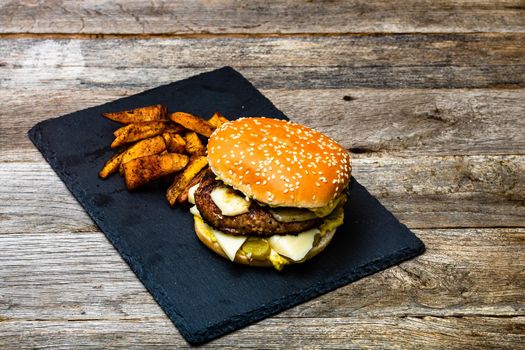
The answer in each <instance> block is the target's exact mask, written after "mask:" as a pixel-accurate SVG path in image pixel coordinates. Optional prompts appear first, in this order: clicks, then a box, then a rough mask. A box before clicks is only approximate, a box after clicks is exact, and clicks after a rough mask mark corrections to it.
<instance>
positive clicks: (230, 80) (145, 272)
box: [29, 67, 425, 344]
mask: <svg viewBox="0 0 525 350" xmlns="http://www.w3.org/2000/svg"><path fill="white" fill-rule="evenodd" d="M157 103H161V104H164V105H166V106H167V107H168V111H179V110H180V111H188V112H192V113H195V114H197V115H201V116H211V114H212V113H213V112H215V111H220V112H221V113H223V114H224V115H226V116H238V117H241V116H267V117H274V118H280V119H286V116H285V115H284V114H283V113H282V112H280V111H279V110H278V109H277V108H276V107H275V106H273V104H272V103H271V102H270V101H269V100H267V99H266V98H265V97H264V96H263V95H262V94H261V93H259V92H258V91H257V90H256V89H255V88H254V87H253V86H252V85H251V84H250V83H249V82H248V81H247V80H246V79H244V77H242V76H241V75H240V74H239V73H238V72H236V71H235V70H233V69H232V68H230V67H225V68H221V69H218V70H215V71H212V72H209V73H204V74H201V75H198V76H195V77H191V78H189V79H186V80H182V81H179V82H175V83H172V84H169V85H165V86H161V87H158V88H155V89H152V90H149V91H145V92H143V93H140V94H137V95H134V96H130V97H126V98H122V99H119V100H117V101H114V102H110V103H107V104H104V105H101V106H97V107H93V108H88V109H85V110H83V111H79V112H75V113H71V114H68V115H65V116H62V117H60V118H56V119H49V120H46V121H43V122H41V123H39V124H37V125H36V126H34V127H33V128H32V129H31V130H30V131H29V137H30V139H31V140H32V141H33V143H34V144H35V145H36V147H37V148H38V149H39V150H40V152H42V154H43V155H44V157H45V158H46V160H47V161H48V162H49V164H51V166H52V167H53V169H54V170H55V172H56V173H57V174H58V176H59V177H60V178H61V179H62V181H64V183H65V184H66V186H67V187H68V188H69V190H70V191H71V193H72V194H73V195H74V196H75V197H76V198H77V200H78V201H79V202H80V204H81V205H82V206H83V207H84V208H85V210H86V211H87V212H88V214H89V215H90V216H91V218H92V219H93V220H94V221H95V222H96V224H97V225H98V226H99V227H100V229H101V230H102V231H103V232H104V233H105V235H106V237H107V238H108V239H109V241H110V242H111V243H112V244H113V246H114V247H115V248H116V249H117V251H118V252H119V253H120V255H121V256H122V257H123V258H124V260H125V261H126V262H127V263H128V264H129V266H130V267H131V269H132V270H133V271H134V272H135V274H136V275H137V277H138V278H139V279H140V280H141V281H142V283H143V284H144V286H146V288H147V289H148V290H149V292H150V293H151V294H152V295H153V297H154V298H155V300H156V301H157V302H158V303H159V305H160V306H161V307H162V309H163V310H164V312H166V314H167V315H168V316H169V318H170V319H171V320H172V321H173V323H174V324H175V325H176V326H177V328H178V329H179V331H180V333H181V334H182V336H183V337H184V338H185V339H186V340H187V341H188V342H190V343H194V344H195V343H203V342H207V341H209V340H211V339H213V338H216V337H219V336H221V335H224V334H226V333H228V332H231V331H233V330H236V329H238V328H241V327H243V326H246V325H248V324H250V323H253V322H255V321H257V320H260V319H263V318H265V317H267V316H269V315H272V314H275V313H277V312H279V311H282V310H284V309H287V308H289V307H292V306H294V305H297V304H299V303H301V302H304V301H306V300H309V299H311V298H314V297H316V296H319V295H320V294H323V293H326V292H328V291H330V290H333V289H335V288H338V287H340V286H343V285H345V284H347V283H349V282H352V281H355V280H357V279H359V278H361V277H364V276H366V275H369V274H371V273H374V272H377V271H380V270H381V269H384V268H386V267H388V266H391V265H394V264H397V263H399V262H401V261H403V260H406V259H409V258H411V257H414V256H416V255H419V254H421V253H422V252H423V251H424V249H425V248H424V245H423V243H422V242H421V241H420V240H419V239H418V238H417V237H416V236H415V235H414V234H413V233H412V232H410V231H409V230H408V229H407V227H406V226H404V225H402V224H401V223H399V221H397V219H396V218H395V217H394V216H393V215H392V214H390V213H389V212H388V211H387V210H386V209H385V208H384V207H383V206H382V205H381V204H380V203H379V202H378V201H377V200H376V199H375V198H374V197H372V196H371V195H370V194H369V193H368V192H367V190H366V189H365V188H364V187H363V186H361V185H360V184H359V183H357V182H356V181H355V180H352V186H351V194H350V200H349V202H348V204H347V205H346V216H345V224H344V226H342V227H341V228H340V229H339V230H338V232H337V234H336V236H335V238H334V239H333V241H332V243H331V244H330V246H328V248H327V249H326V250H325V251H324V252H323V253H322V254H320V255H319V256H318V257H316V258H315V259H313V260H311V261H308V262H306V263H304V264H300V265H297V266H289V267H286V268H285V269H284V270H283V271H282V272H277V271H274V270H273V269H264V268H250V267H245V266H241V265H237V264H233V263H230V262H229V261H227V260H225V259H223V258H221V257H219V256H217V255H216V254H215V253H213V252H211V251H210V250H208V248H206V247H204V246H203V245H202V244H201V243H200V242H199V241H198V239H197V237H196V236H195V234H194V231H193V219H192V217H191V215H190V214H189V213H188V212H187V210H186V209H183V208H175V209H171V208H170V207H169V205H168V203H167V202H166V199H165V197H164V189H165V187H166V184H155V185H152V186H149V187H148V188H146V189H144V190H141V191H138V192H135V193H129V192H128V191H127V190H126V188H125V185H124V182H123V180H122V178H120V177H119V176H113V177H111V178H110V179H108V180H106V181H102V180H100V179H99V178H98V176H97V173H98V171H99V169H101V167H102V166H103V164H104V162H105V161H106V160H107V159H108V158H109V157H110V155H111V154H112V153H113V151H112V150H110V148H109V146H108V145H109V144H110V143H111V141H112V138H113V136H112V132H113V131H114V130H115V129H116V128H117V127H118V124H116V123H113V122H111V121H108V120H106V119H105V118H103V117H101V115H100V114H101V113H102V112H110V111H119V110H125V109H130V108H136V107H140V106H145V105H151V104H157Z"/></svg>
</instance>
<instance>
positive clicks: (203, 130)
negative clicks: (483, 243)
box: [170, 112, 215, 137]
mask: <svg viewBox="0 0 525 350" xmlns="http://www.w3.org/2000/svg"><path fill="white" fill-rule="evenodd" d="M170 119H171V120H172V121H174V122H175V123H177V124H180V125H182V126H183V127H185V128H186V129H189V130H192V131H195V132H196V133H198V134H201V135H202V136H206V137H210V135H211V134H212V132H213V131H214V130H215V127H214V126H213V125H211V124H210V123H208V122H207V121H206V120H204V119H201V118H199V117H197V116H195V115H193V114H190V113H185V112H175V113H172V114H170Z"/></svg>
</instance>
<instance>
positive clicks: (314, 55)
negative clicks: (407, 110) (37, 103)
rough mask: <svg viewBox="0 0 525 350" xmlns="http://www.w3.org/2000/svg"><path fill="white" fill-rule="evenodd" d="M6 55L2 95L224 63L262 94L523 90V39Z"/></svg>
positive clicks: (150, 45)
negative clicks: (356, 90)
mask: <svg viewBox="0 0 525 350" xmlns="http://www.w3.org/2000/svg"><path fill="white" fill-rule="evenodd" d="M0 52H2V53H3V56H2V58H0V87H2V88H3V89H4V90H5V89H12V88H28V89H32V90H41V89H46V90H47V89H48V88H49V86H50V84H52V85H53V86H54V87H55V88H59V87H62V88H72V87H77V88H78V87H90V88H91V87H97V86H98V87H104V88H109V87H113V88H115V87H118V88H144V87H151V86H157V85H160V84H163V83H168V82H171V81H173V80H177V79H178V78H181V77H186V76H190V75H193V74H197V73H200V72H203V71H206V70H210V69H212V68H215V67H221V66H225V65H232V66H234V67H235V68H238V69H239V70H240V71H241V72H242V73H243V74H245V75H246V76H247V77H248V78H249V79H250V80H251V81H252V82H253V83H254V84H255V85H256V86H258V87H259V88H264V89H274V88H286V89H297V88H299V89H321V88H352V87H355V88H357V87H369V88H473V87H477V88H479V87H514V88H516V87H524V86H525V33H516V34H461V35H459V34H458V35H450V34H449V35H445V34H432V35H422V34H413V35H372V36H371V35H364V36H361V35H357V36H336V37H292V38H273V37H271V38H227V39H225V38H200V39H150V40H129V39H128V40H120V39H119V40H117V39H113V40H33V39H3V40H0ZM276 62H278V65H276Z"/></svg>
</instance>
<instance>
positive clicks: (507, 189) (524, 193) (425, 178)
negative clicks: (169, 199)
mask: <svg viewBox="0 0 525 350" xmlns="http://www.w3.org/2000/svg"><path fill="white" fill-rule="evenodd" d="M33 154H34V155H35V157H36V158H37V159H39V161H35V162H29V163H26V162H22V163H19V162H8V163H2V166H1V168H0V183H2V184H4V186H3V187H1V188H0V213H2V226H1V227H0V230H1V231H0V233H24V232H35V230H37V231H39V232H47V233H55V232H69V231H75V232H85V231H90V230H93V228H94V226H93V223H92V222H91V220H90V219H89V218H88V216H87V215H86V214H85V213H84V211H83V210H82V208H81V207H80V206H79V205H78V203H77V202H76V200H75V199H74V197H73V196H71V195H70V194H69V193H68V192H67V189H66V188H65V186H64V185H63V184H62V182H61V181H60V180H59V179H58V177H57V176H56V175H55V174H54V172H53V171H52V169H51V168H50V167H49V165H48V164H47V163H45V162H44V161H43V159H42V158H41V156H39V155H38V154H37V153H36V151H35V152H33ZM353 167H354V170H353V174H354V176H355V177H356V179H357V180H358V181H360V182H361V183H362V184H363V185H365V186H366V187H367V189H368V190H369V191H370V192H371V193H372V194H373V195H375V196H376V197H377V198H378V199H379V200H380V201H381V202H382V203H383V204H384V205H385V206H386V207H387V208H388V209H389V210H391V211H392V212H393V213H394V215H396V216H397V217H398V218H399V219H400V220H401V221H402V222H403V223H405V224H406V225H408V226H409V227H411V228H439V227H525V211H524V210H523V209H524V207H525V155H515V156H440V157H423V156H422V157H393V156H387V155H384V156H382V155H373V156H358V157H355V159H354V161H353ZM115 176H116V175H115ZM101 181H102V180H101ZM159 195H162V194H161V193H159Z"/></svg>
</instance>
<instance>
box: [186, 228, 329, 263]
mask: <svg viewBox="0 0 525 350" xmlns="http://www.w3.org/2000/svg"><path fill="white" fill-rule="evenodd" d="M335 231H336V230H333V231H330V232H327V233H326V234H325V235H324V236H323V237H322V238H321V239H320V240H319V242H318V243H317V245H315V246H314V247H313V248H312V249H311V250H310V251H309V252H308V254H307V255H306V256H305V258H304V259H303V260H301V261H292V260H290V264H298V263H302V262H304V261H306V260H308V259H311V258H313V257H314V256H316V255H317V254H319V253H320V252H322V251H323V250H324V249H325V248H326V246H328V244H330V241H332V238H333V237H334V234H335ZM195 233H197V237H199V240H200V241H201V242H202V243H204V245H205V246H207V247H208V248H210V249H211V250H213V251H214V252H215V253H217V254H219V255H220V256H222V257H223V258H225V259H228V260H230V259H229V258H228V256H227V255H226V254H225V253H224V251H223V250H222V248H221V246H220V245H219V243H217V242H213V241H212V240H211V238H210V237H209V236H208V235H207V234H206V233H205V232H202V231H201V229H200V227H199V225H197V224H195ZM234 261H235V262H236V263H239V264H243V265H250V266H260V267H273V265H272V262H271V261H270V260H255V259H252V260H250V259H248V257H247V256H246V255H245V254H244V253H243V252H242V250H240V249H239V251H238V252H237V255H235V260H234Z"/></svg>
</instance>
